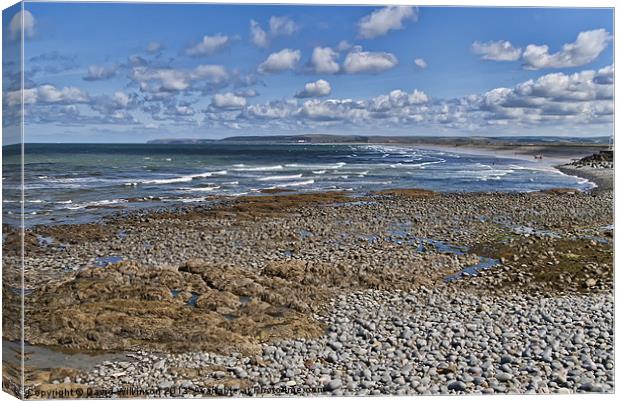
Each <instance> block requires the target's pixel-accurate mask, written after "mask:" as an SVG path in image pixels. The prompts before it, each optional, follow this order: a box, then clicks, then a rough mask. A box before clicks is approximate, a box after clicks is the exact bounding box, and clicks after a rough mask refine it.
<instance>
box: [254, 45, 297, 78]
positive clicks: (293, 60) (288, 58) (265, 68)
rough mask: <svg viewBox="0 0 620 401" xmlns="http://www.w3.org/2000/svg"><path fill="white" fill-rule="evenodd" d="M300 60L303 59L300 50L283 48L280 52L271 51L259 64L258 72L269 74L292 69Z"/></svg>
mask: <svg viewBox="0 0 620 401" xmlns="http://www.w3.org/2000/svg"><path fill="white" fill-rule="evenodd" d="M299 60H301V52H300V51H299V50H291V49H282V50H280V51H279V52H276V53H271V54H270V55H269V56H268V57H267V59H266V60H265V61H264V62H262V63H261V64H260V65H259V66H258V72H260V73H261V74H267V73H275V72H280V71H284V70H292V69H293V68H295V66H296V65H297V63H299Z"/></svg>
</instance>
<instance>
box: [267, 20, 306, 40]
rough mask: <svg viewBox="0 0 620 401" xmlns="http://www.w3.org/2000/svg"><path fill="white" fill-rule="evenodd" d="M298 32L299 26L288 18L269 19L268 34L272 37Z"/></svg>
mask: <svg viewBox="0 0 620 401" xmlns="http://www.w3.org/2000/svg"><path fill="white" fill-rule="evenodd" d="M298 30H299V25H297V24H296V23H295V21H293V20H292V19H290V18H289V17H276V16H273V17H271V18H269V33H270V34H271V36H272V37H275V36H283V35H284V36H288V35H292V34H294V33H295V32H297V31H298Z"/></svg>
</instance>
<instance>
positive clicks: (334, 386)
mask: <svg viewBox="0 0 620 401" xmlns="http://www.w3.org/2000/svg"><path fill="white" fill-rule="evenodd" d="M340 387H342V380H340V379H333V380H330V381H329V382H328V383H327V384H326V385H325V390H327V391H335V390H338V389H339V388H340Z"/></svg>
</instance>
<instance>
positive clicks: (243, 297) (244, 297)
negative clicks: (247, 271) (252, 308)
mask: <svg viewBox="0 0 620 401" xmlns="http://www.w3.org/2000/svg"><path fill="white" fill-rule="evenodd" d="M239 302H241V304H242V305H245V304H249V303H250V302H252V297H248V296H247V295H241V296H240V297H239Z"/></svg>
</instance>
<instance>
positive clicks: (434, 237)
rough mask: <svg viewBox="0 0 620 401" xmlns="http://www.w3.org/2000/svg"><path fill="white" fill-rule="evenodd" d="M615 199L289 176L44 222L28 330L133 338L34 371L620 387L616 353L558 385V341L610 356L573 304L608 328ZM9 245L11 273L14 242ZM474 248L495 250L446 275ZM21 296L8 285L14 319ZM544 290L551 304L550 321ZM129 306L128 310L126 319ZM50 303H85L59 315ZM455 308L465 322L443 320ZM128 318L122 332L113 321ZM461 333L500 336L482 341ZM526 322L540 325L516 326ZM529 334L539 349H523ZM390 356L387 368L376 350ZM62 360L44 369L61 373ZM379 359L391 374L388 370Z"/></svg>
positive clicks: (179, 381) (422, 389) (86, 345)
mask: <svg viewBox="0 0 620 401" xmlns="http://www.w3.org/2000/svg"><path fill="white" fill-rule="evenodd" d="M611 200H612V193H611V192H609V191H602V192H601V194H600V196H591V195H590V194H588V193H580V192H577V193H562V192H538V193H511V194H498V193H447V194H439V193H432V192H428V191H420V190H400V191H387V192H385V193H376V194H373V195H371V196H368V197H366V198H364V199H361V200H358V202H352V201H351V199H349V198H347V197H343V196H342V195H337V194H312V195H290V194H285V195H281V196H280V195H278V196H270V195H266V196H260V197H246V198H242V199H232V200H230V201H227V202H222V203H220V204H218V205H210V206H206V205H205V206H192V207H187V208H185V209H184V210H183V211H176V212H174V211H170V210H162V211H160V212H158V213H150V212H142V213H136V214H134V215H131V216H127V217H124V218H117V219H112V220H109V221H107V222H105V224H103V223H97V224H90V225H84V226H79V227H78V226H67V227H38V228H37V229H36V230H35V232H34V234H39V235H49V236H51V237H53V238H55V240H54V241H53V242H52V243H51V244H48V245H39V246H37V247H36V248H34V250H33V251H32V252H29V255H30V258H29V259H28V260H27V264H26V271H25V279H26V283H27V285H29V286H31V287H32V288H33V290H34V291H33V292H32V293H30V295H28V297H27V299H26V301H27V303H26V304H27V305H28V304H30V305H37V307H36V308H28V309H27V312H26V313H27V322H28V326H29V327H28V330H27V334H28V338H27V341H28V342H30V343H33V344H38V346H42V347H45V346H50V345H56V346H61V347H65V348H68V349H74V350H80V349H81V350H99V351H106V350H125V351H121V353H123V354H124V355H127V354H130V355H133V357H131V358H129V359H128V360H126V361H121V362H113V361H112V362H104V363H100V364H97V365H95V366H91V367H89V368H87V369H83V370H79V371H70V370H64V371H63V372H64V373H63V374H66V377H69V383H70V384H64V383H62V382H63V379H64V377H61V378H60V380H59V381H60V383H59V384H54V383H53V380H48V381H43V382H40V383H43V384H39V388H41V386H43V387H42V388H54V389H59V388H63V386H65V387H66V386H69V385H71V386H78V385H80V386H81V385H86V386H89V387H95V388H102V389H110V388H112V387H115V386H121V387H122V385H123V383H126V382H123V381H122V380H123V379H122V378H123V377H126V373H123V372H127V368H128V367H133V369H134V370H135V371H143V372H149V375H148V376H147V377H145V378H142V379H134V378H132V377H129V378H130V379H131V380H134V381H133V382H130V383H132V384H131V385H133V386H136V387H146V388H151V387H154V388H162V387H163V388H170V387H174V386H182V385H184V383H187V382H191V383H192V384H191V385H189V387H187V391H189V392H191V393H192V394H201V392H203V391H208V389H210V388H212V387H214V386H218V385H233V386H237V387H238V388H239V389H243V388H246V386H248V385H252V384H256V383H259V384H260V385H262V386H266V387H270V386H274V387H280V386H301V387H303V388H304V389H307V390H308V391H309V390H310V389H312V388H319V389H321V391H323V392H325V393H330V394H336V395H337V394H341V395H353V394H358V395H363V394H388V393H389V394H393V393H397V392H398V391H401V392H402V393H403V394H428V393H430V394H454V393H459V394H460V393H480V392H493V393H504V392H516V393H524V392H528V391H534V392H561V391H564V390H562V389H564V388H566V389H567V390H569V391H571V392H587V391H596V392H598V391H610V390H611V389H613V382H610V380H609V379H604V380H603V379H602V378H606V377H608V376H607V375H608V374H609V372H610V371H609V370H608V369H607V368H605V367H603V368H600V367H598V368H596V369H597V370H596V372H597V374H596V376H592V377H591V378H590V377H589V376H588V372H590V371H589V370H585V369H584V370H583V371H582V370H579V372H582V373H580V377H582V378H584V379H582V381H576V379H574V378H570V377H567V378H566V380H565V381H564V382H563V383H565V384H563V385H562V386H555V385H554V384H553V383H556V384H557V382H556V381H555V379H554V377H556V376H557V375H562V371H561V370H557V369H556V368H554V367H553V366H552V365H551V363H552V362H554V361H556V362H557V363H560V364H564V363H569V362H570V361H569V360H568V359H565V357H564V356H563V355H564V354H563V352H564V351H565V350H567V349H571V347H573V348H574V349H577V350H579V358H585V359H589V360H595V361H596V362H595V363H596V364H602V365H601V366H604V362H601V361H600V360H599V359H597V358H599V356H600V355H599V354H596V355H595V354H593V353H592V352H591V351H589V348H587V347H584V346H582V345H580V344H584V343H586V344H587V342H588V341H590V339H591V338H598V337H596V336H598V335H599V334H596V333H594V332H592V333H590V332H589V331H584V332H583V333H581V331H580V330H581V329H580V328H579V327H578V326H572V325H571V326H566V325H564V324H561V322H562V321H563V319H564V318H565V319H569V320H570V321H574V322H583V321H589V322H591V323H592V325H593V326H594V327H597V328H600V329H601V330H607V328H608V327H611V326H609V325H610V322H611V321H613V318H612V317H610V316H611V315H610V314H609V313H608V311H607V310H606V309H605V310H601V309H597V307H596V306H595V305H599V304H604V305H607V304H610V302H611V301H610V300H609V298H610V297H611V294H612V292H611V291H613V281H612V277H613V276H612V275H613V270H612V268H611V266H612V263H611V254H612V252H613V250H612V246H611V243H610V241H611V240H610V238H611V237H610V235H613V233H611V234H610V232H609V231H608V229H607V228H605V227H606V226H607V225H609V224H611V223H612V222H613V213H612V211H611V208H610V207H609V205H610V204H611ZM524 206H525V207H524ZM344 221H346V222H347V224H343V222H344ZM38 230H41V231H38ZM121 232H122V233H123V235H122V236H120V235H119V233H121ZM498 238H500V239H502V238H503V239H504V240H501V241H499V240H498ZM61 244H63V245H62V246H61ZM111 256H116V257H121V259H120V260H119V259H114V260H112V259H110V257H111ZM5 258H6V261H7V262H8V263H7V266H6V269H5V271H4V273H5V281H4V283H5V286H6V285H8V284H9V283H10V281H11V276H10V269H9V268H10V266H11V264H10V262H11V260H12V258H11V255H7V256H5ZM106 258H109V259H108V260H109V261H108V262H105V263H99V262H100V261H103V260H105V259H106ZM481 258H491V259H495V260H497V261H499V262H500V263H499V265H497V266H494V267H492V268H490V269H489V270H483V271H481V272H480V273H479V274H475V275H462V276H461V278H460V279H459V280H456V281H451V282H446V281H445V279H446V277H449V276H450V275H452V274H454V273H457V272H462V271H465V270H466V269H468V268H469V267H471V266H473V265H475V264H476V263H479V262H480V260H481ZM15 260H16V261H18V259H17V258H16V259H15ZM550 264H551V265H550ZM549 266H552V267H549ZM17 267H19V266H17ZM18 270H19V269H18ZM48 274H49V276H46V275H48ZM54 274H58V277H56V278H54V276H53V275H54ZM127 280H130V282H131V285H126V284H125V283H126V282H127ZM37 283H39V284H37ZM42 283H45V285H44V286H42V285H41V284H42ZM6 288H7V287H5V289H6ZM17 300H18V299H15V301H17ZM11 302H12V299H11V298H10V297H9V298H7V306H8V307H9V313H8V314H7V315H6V316H7V317H6V320H5V322H6V324H7V325H8V326H5V333H6V334H5V335H6V336H8V337H10V336H11V330H12V329H11V327H12V326H11V325H10V321H11V319H12V316H13V315H12V314H11V313H10V306H11ZM611 304H613V303H611ZM412 305H414V306H415V307H414V308H412ZM519 305H520V307H523V305H527V308H525V309H519V310H521V311H527V313H525V312H523V313H522V314H520V313H521V312H518V311H515V309H514V308H516V307H517V306H519ZM549 307H551V308H552V310H553V311H554V312H553V316H554V318H555V319H556V320H553V321H548V320H545V319H548V317H547V318H545V317H544V316H547V314H548V310H549ZM128 308H131V310H132V319H131V320H130V321H128V320H126V319H125V318H124V317H123V316H124V314H125V313H126V310H128ZM104 311H105V312H104ZM16 312H18V310H17V309H16ZM515 313H516V314H517V315H515ZM18 316H19V315H17V314H16V315H15V316H14V317H15V318H18ZM52 316H73V318H72V321H71V322H69V321H67V322H66V323H63V322H64V321H63V320H62V319H61V320H58V319H52V318H51V317H52ZM97 316H99V317H97ZM514 316H520V319H521V320H520V321H521V323H519V324H516V323H515V322H514V321H513V320H512V319H513V318H514ZM93 319H97V324H96V325H95V324H94V322H95V321H94V320H93ZM429 319H434V320H433V321H438V324H439V327H440V328H442V330H443V329H444V328H445V329H446V330H447V331H446V332H449V333H453V336H454V337H451V338H450V339H449V340H450V341H456V342H458V344H462V345H460V347H461V348H460V350H461V351H458V350H455V349H454V348H453V347H451V346H445V345H442V343H441V341H439V340H435V337H433V334H432V333H431V332H429V328H428V327H426V326H425V322H428V321H429ZM529 319H533V320H531V321H530V320H529ZM610 319H611V320H610ZM50 322H52V323H50ZM196 322H202V323H200V324H197V323H196ZM455 322H458V325H459V327H461V328H463V327H467V331H466V332H464V333H463V334H458V332H452V331H451V330H449V328H450V327H452V325H454V324H455ZM498 323H499V326H498ZM65 324H67V325H68V326H65ZM468 325H469V326H468ZM540 325H544V327H545V329H546V330H547V331H549V332H554V333H556V332H557V336H556V338H557V339H558V341H559V342H560V343H559V344H560V345H558V350H557V352H556V351H553V350H552V351H551V354H550V355H547V354H545V352H546V351H545V348H544V347H543V348H542V349H541V350H540V351H537V349H536V347H533V348H532V347H531V346H530V345H527V344H542V342H543V341H546V339H545V337H539V336H538V335H536V334H532V330H531V328H532V327H540ZM488 327H494V329H493V330H495V331H496V334H494V332H493V330H491V331H489V330H488ZM119 330H120V331H121V332H123V333H125V335H124V336H122V337H121V336H117V335H114V334H113V333H115V332H117V331H119ZM356 333H359V334H356ZM466 333H470V335H473V336H475V337H476V338H480V339H483V340H484V341H486V342H487V343H488V346H487V347H483V348H482V349H479V348H476V345H475V343H472V342H471V340H468V338H467V336H465V335H464V334H466ZM511 333H513V334H511ZM15 335H17V333H15ZM503 336H506V337H503ZM580 336H581V337H583V340H579V338H580ZM521 337H523V338H527V339H528V341H529V342H528V343H527V344H525V343H520V342H519V340H517V339H519V338H521ZM188 338H190V339H192V340H191V341H187V339H188ZM502 338H504V340H501V339H502ZM574 338H577V339H578V340H574V341H573V339H574ZM372 339H374V340H372ZM371 340H372V341H371ZM422 340H424V342H423V341H422ZM503 341H504V342H505V341H508V343H509V344H513V346H514V347H513V346H509V347H508V346H505V345H504V342H503ZM136 349H137V350H139V351H135V350H136ZM393 349H396V350H398V351H399V352H400V353H402V355H404V356H403V358H406V359H407V360H409V361H411V365H412V366H411V369H410V370H408V371H407V372H404V373H403V372H402V370H401V369H402V363H401V359H399V357H398V356H397V355H398V353H395V352H394V351H393ZM431 349H434V350H436V351H437V352H440V353H441V357H439V359H438V360H437V361H436V362H437V363H436V366H435V365H434V366H432V369H433V370H432V371H430V372H429V371H424V370H419V369H418V367H421V366H425V365H424V361H425V360H427V359H425V358H424V357H421V356H420V355H424V354H426V353H428V352H431ZM515 349H516V350H519V352H518V353H517V352H515V351H514V350H515ZM524 349H529V350H530V351H531V353H532V355H529V356H528V355H527V354H525V355H524V354H521V350H524ZM130 350H131V351H130ZM413 351H415V352H413ZM237 353H239V356H235V355H237ZM542 354H544V355H546V356H544V358H543V357H542V356H541V355H542ZM276 355H278V356H277V357H276ZM605 355H606V354H605ZM472 356H473V357H475V358H476V359H475V360H472V359H471V358H472ZM509 359H510V361H511V362H506V361H508V360H509ZM371 360H379V361H381V363H379V364H376V363H371V362H370V361H371ZM261 361H262V362H261ZM303 361H309V362H308V363H307V364H305V363H304V362H303ZM347 361H356V362H355V363H358V362H359V363H361V364H364V365H365V366H367V367H366V368H363V369H361V370H360V369H358V367H357V365H356V364H349V362H347ZM448 361H454V363H455V365H454V366H451V365H449V362H448ZM502 361H504V362H503V363H502ZM367 363H368V365H366V364H367ZM506 363H508V364H509V365H510V366H511V371H510V372H507V371H505V370H504V369H505V367H503V366H504V365H506ZM379 365H380V366H383V367H384V368H382V369H381V370H379V369H378V368H373V366H379ZM188 366H191V368H188ZM528 366H529V367H530V368H531V369H533V368H536V369H537V372H539V373H537V375H538V376H537V377H538V378H537V379H531V378H530V377H529V376H528V377H526V376H520V374H519V373H518V372H519V371H521V370H522V369H526V368H527V367H528ZM597 366H598V365H597ZM59 368H60V367H59ZM317 369H318V370H317ZM365 369H368V370H369V372H370V373H367V372H366V371H365ZM471 369H473V371H472V370H471ZM575 369H581V368H579V367H578V366H576V367H575ZM35 371H36V372H39V373H37V374H39V375H40V374H42V373H40V370H36V369H35ZM35 371H33V372H35ZM46 372H48V373H49V372H50V371H49V370H47V371H46ZM54 372H56V371H54V370H52V371H51V373H50V374H51V375H52V376H49V377H57V376H58V374H57V373H54ZM101 372H104V373H101ZM287 372H288V373H287ZM316 372H319V373H316ZM511 372H512V373H511ZM547 372H551V373H547ZM44 373H45V372H44ZM392 373H393V374H394V375H392ZM504 373H508V374H510V375H512V376H511V377H510V378H509V377H508V376H506V375H504ZM33 374H34V373H33ZM385 374H388V375H389V376H390V379H389V380H388V379H387V378H386V379H385V381H383V377H384V375H385ZM39 377H41V376H39ZM46 377H48V376H46ZM424 377H427V379H424V380H426V381H424V382H422V379H423V378H424ZM470 378H472V380H470ZM504 379H506V380H504ZM585 381H587V382H588V383H589V384H587V385H586V384H585ZM292 382H295V384H291V383H292ZM225 383H228V384H225Z"/></svg>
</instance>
